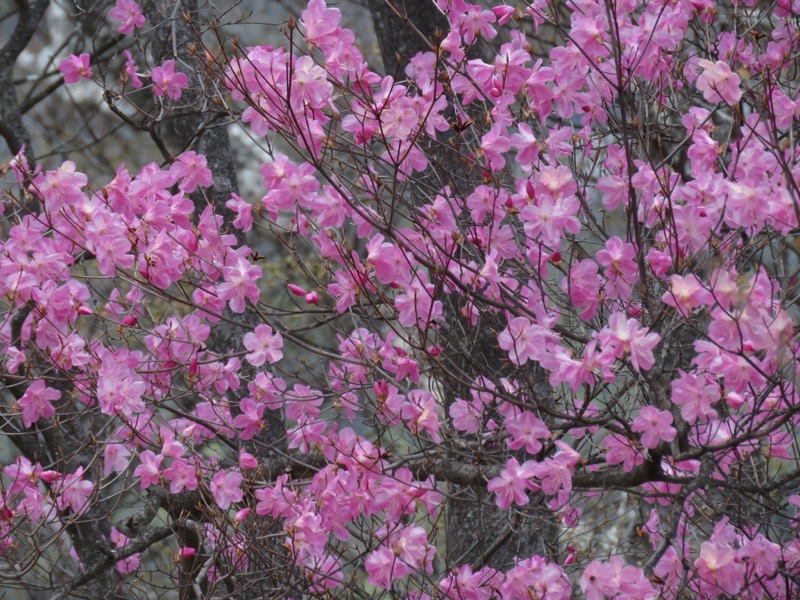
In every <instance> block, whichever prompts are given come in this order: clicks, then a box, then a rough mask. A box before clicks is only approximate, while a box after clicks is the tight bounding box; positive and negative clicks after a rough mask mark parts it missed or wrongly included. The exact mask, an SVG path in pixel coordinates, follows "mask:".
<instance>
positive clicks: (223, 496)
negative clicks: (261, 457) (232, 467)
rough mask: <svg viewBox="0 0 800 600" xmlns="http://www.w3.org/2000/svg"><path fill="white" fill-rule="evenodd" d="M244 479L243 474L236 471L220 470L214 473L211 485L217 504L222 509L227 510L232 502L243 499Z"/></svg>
mask: <svg viewBox="0 0 800 600" xmlns="http://www.w3.org/2000/svg"><path fill="white" fill-rule="evenodd" d="M243 480H244V477H242V474H241V473H237V472H236V471H220V472H219V473H217V474H216V475H214V479H212V480H211V486H210V487H211V494H212V495H213V496H214V500H215V501H216V503H217V506H219V507H220V508H221V509H222V510H227V509H228V508H230V506H231V504H234V503H235V502H239V501H241V499H242V497H243V495H244V494H243V492H242V481H243Z"/></svg>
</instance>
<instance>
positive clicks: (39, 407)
mask: <svg viewBox="0 0 800 600" xmlns="http://www.w3.org/2000/svg"><path fill="white" fill-rule="evenodd" d="M59 398H61V392H59V391H58V390H54V389H52V388H49V387H47V385H45V382H44V381H42V380H41V379H37V380H36V381H34V382H33V383H31V384H30V385H29V386H28V389H27V390H25V393H24V394H23V395H22V398H20V399H19V403H18V404H19V408H20V411H21V413H22V423H23V424H24V425H25V427H30V426H31V425H33V424H34V423H36V421H38V420H39V419H49V418H50V417H52V416H53V415H54V414H55V412H56V409H55V408H54V407H53V405H52V403H51V402H52V401H53V400H58V399H59Z"/></svg>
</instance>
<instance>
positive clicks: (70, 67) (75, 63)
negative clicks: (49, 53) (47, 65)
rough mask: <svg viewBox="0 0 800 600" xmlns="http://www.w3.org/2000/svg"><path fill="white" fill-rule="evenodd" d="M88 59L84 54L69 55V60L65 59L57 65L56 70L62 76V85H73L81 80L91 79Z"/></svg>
mask: <svg viewBox="0 0 800 600" xmlns="http://www.w3.org/2000/svg"><path fill="white" fill-rule="evenodd" d="M90 58H91V57H90V56H89V55H88V54H86V53H84V54H81V55H80V56H75V55H74V54H70V57H69V58H65V59H64V60H62V61H61V62H60V63H58V70H59V71H61V73H62V74H63V75H64V83H75V82H76V81H79V80H81V79H91V78H92V70H91V69H90V68H89V60H90Z"/></svg>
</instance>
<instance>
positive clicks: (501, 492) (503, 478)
mask: <svg viewBox="0 0 800 600" xmlns="http://www.w3.org/2000/svg"><path fill="white" fill-rule="evenodd" d="M534 465H535V463H534V461H532V460H529V461H526V462H524V463H523V464H522V465H520V464H519V461H517V459H516V458H509V459H508V461H506V467H505V469H503V470H502V471H500V476H499V477H495V478H493V479H490V480H489V483H488V484H487V485H486V489H487V490H489V491H490V492H493V493H495V494H496V495H497V497H496V498H495V502H496V503H497V506H498V507H499V508H500V509H502V510H506V509H508V508H509V507H510V506H511V503H512V502H513V503H514V504H516V505H518V506H525V505H526V504H528V502H530V498H528V491H530V490H535V489H536V488H537V485H536V484H535V483H533V482H532V481H531V478H532V477H533V476H534V474H535V469H534Z"/></svg>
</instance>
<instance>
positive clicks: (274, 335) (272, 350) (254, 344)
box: [243, 323, 283, 367]
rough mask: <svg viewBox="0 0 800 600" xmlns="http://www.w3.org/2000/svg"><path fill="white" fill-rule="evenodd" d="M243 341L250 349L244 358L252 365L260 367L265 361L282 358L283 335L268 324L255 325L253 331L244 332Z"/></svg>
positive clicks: (271, 361) (269, 361)
mask: <svg viewBox="0 0 800 600" xmlns="http://www.w3.org/2000/svg"><path fill="white" fill-rule="evenodd" d="M243 343H244V347H245V348H247V349H248V350H249V351H250V353H249V354H248V355H247V356H245V358H246V359H247V362H249V363H250V364H251V365H253V366H254V367H260V366H261V365H263V364H264V363H265V362H268V363H270V364H273V363H276V362H278V361H279V360H280V359H282V358H283V352H281V348H283V337H282V336H281V334H280V333H279V332H277V331H273V330H272V327H270V326H269V325H265V324H263V323H262V324H260V325H256V328H255V330H254V331H252V332H250V333H247V334H245V336H244V338H243Z"/></svg>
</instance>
